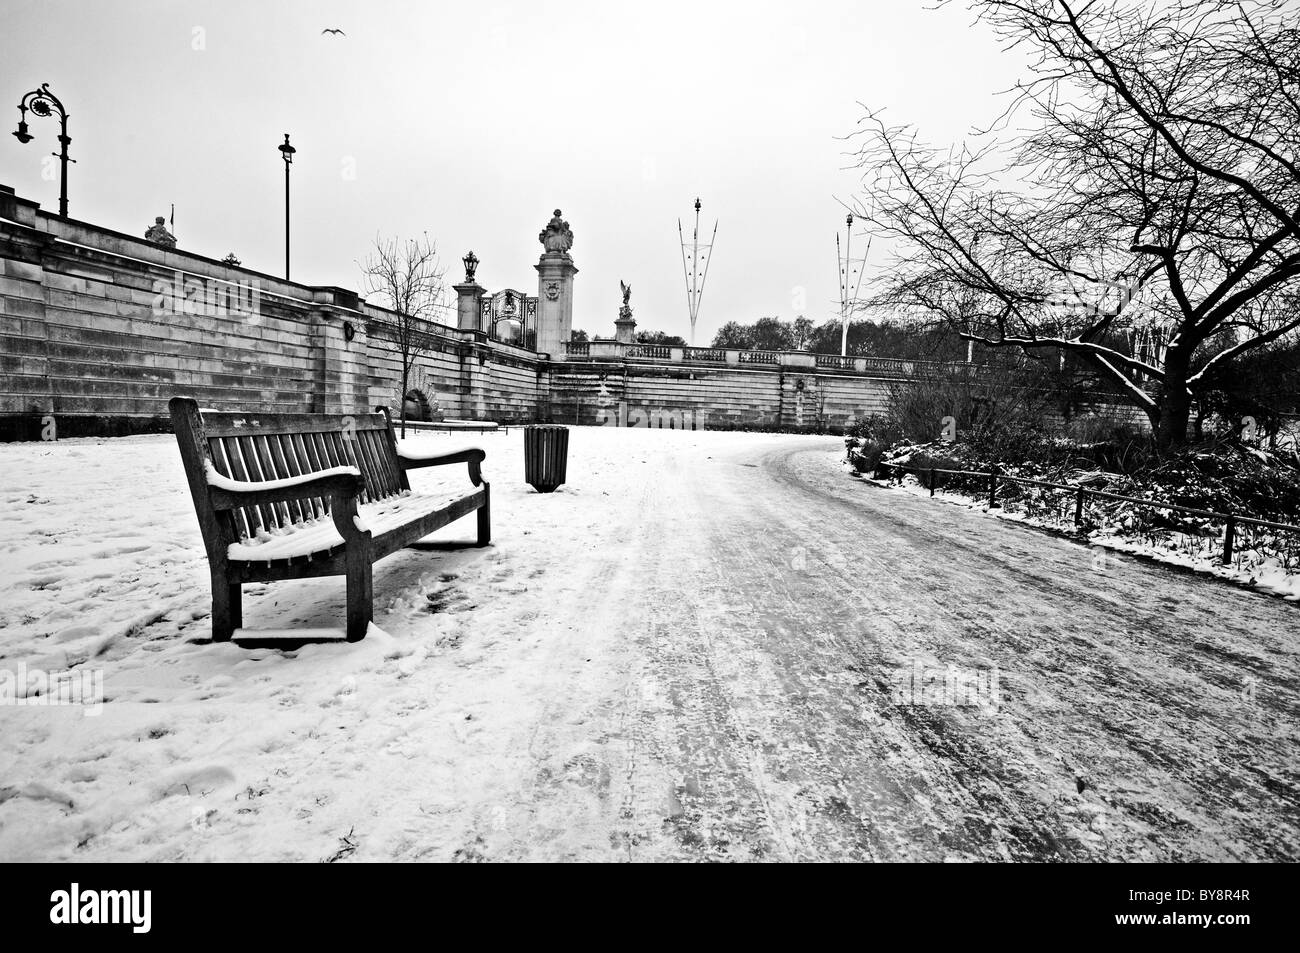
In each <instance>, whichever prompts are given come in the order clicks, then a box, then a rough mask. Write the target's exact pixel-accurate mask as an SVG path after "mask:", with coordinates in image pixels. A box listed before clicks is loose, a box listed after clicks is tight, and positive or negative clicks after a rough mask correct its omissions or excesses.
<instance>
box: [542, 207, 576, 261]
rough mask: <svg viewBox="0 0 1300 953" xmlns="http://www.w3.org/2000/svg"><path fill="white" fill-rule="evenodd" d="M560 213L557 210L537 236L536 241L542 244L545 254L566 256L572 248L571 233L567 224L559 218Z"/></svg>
mask: <svg viewBox="0 0 1300 953" xmlns="http://www.w3.org/2000/svg"><path fill="white" fill-rule="evenodd" d="M560 215H561V212H560V210H559V209H558V208H557V209H556V210H555V215H554V216H553V217H552V218H551V220H550V221H549V222H548V223H547V224H546V227H545V228H544V229H542V231H541V233H540V234H538V236H537V240H538V241H539V242H541V243H542V247H544V248H545V249H546V252H547V254H560V255H565V256H567V255H568V254H569V249H570V248H572V247H573V232H572V230H570V228H569V223H568V222H566V221H564V220H563V219H562V218H561V217H560Z"/></svg>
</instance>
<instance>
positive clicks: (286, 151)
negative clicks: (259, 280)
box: [280, 132, 298, 281]
mask: <svg viewBox="0 0 1300 953" xmlns="http://www.w3.org/2000/svg"><path fill="white" fill-rule="evenodd" d="M297 151H298V150H297V149H295V148H294V147H293V146H291V145H289V134H288V133H287V132H286V133H285V134H284V144H283V145H281V146H280V156H281V157H282V158H283V159H284V280H285V281H288V280H289V166H291V165H293V154H294V153H295V152H297Z"/></svg>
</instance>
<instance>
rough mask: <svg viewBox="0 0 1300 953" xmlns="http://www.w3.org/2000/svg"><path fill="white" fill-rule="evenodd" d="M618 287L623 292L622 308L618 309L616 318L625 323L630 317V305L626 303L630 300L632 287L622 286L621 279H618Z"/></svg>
mask: <svg viewBox="0 0 1300 953" xmlns="http://www.w3.org/2000/svg"><path fill="white" fill-rule="evenodd" d="M618 286H619V288H621V289H622V290H623V307H621V308H619V309H618V316H619V318H621V319H622V320H624V321H626V320H629V319H630V318H631V317H632V305H630V304H629V303H628V302H629V301H630V300H631V299H632V286H631V285H628V284H624V283H623V281H622V279H619V282H618Z"/></svg>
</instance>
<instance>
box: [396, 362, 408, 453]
mask: <svg viewBox="0 0 1300 953" xmlns="http://www.w3.org/2000/svg"><path fill="white" fill-rule="evenodd" d="M410 376H411V369H410V367H409V366H408V365H407V364H406V363H405V362H403V363H402V392H401V393H400V394H398V395H397V402H398V411H399V412H400V414H401V417H402V439H403V440H405V439H406V382H407V381H408V380H409V379H410Z"/></svg>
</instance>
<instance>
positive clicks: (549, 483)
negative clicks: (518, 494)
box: [524, 424, 569, 493]
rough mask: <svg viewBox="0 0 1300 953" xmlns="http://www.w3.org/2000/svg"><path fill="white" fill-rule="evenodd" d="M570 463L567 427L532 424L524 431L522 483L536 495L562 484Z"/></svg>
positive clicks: (551, 491) (552, 490)
mask: <svg viewBox="0 0 1300 953" xmlns="http://www.w3.org/2000/svg"><path fill="white" fill-rule="evenodd" d="M568 462H569V428H568V427H555V426H551V425H549V424H547V425H543V424H534V425H531V426H528V427H525V428H524V482H525V483H528V484H529V485H530V486H532V488H533V489H534V490H536V491H537V492H538V493H553V492H555V488H556V487H558V486H560V485H561V484H562V483H564V479H565V474H566V470H567V467H568Z"/></svg>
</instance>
